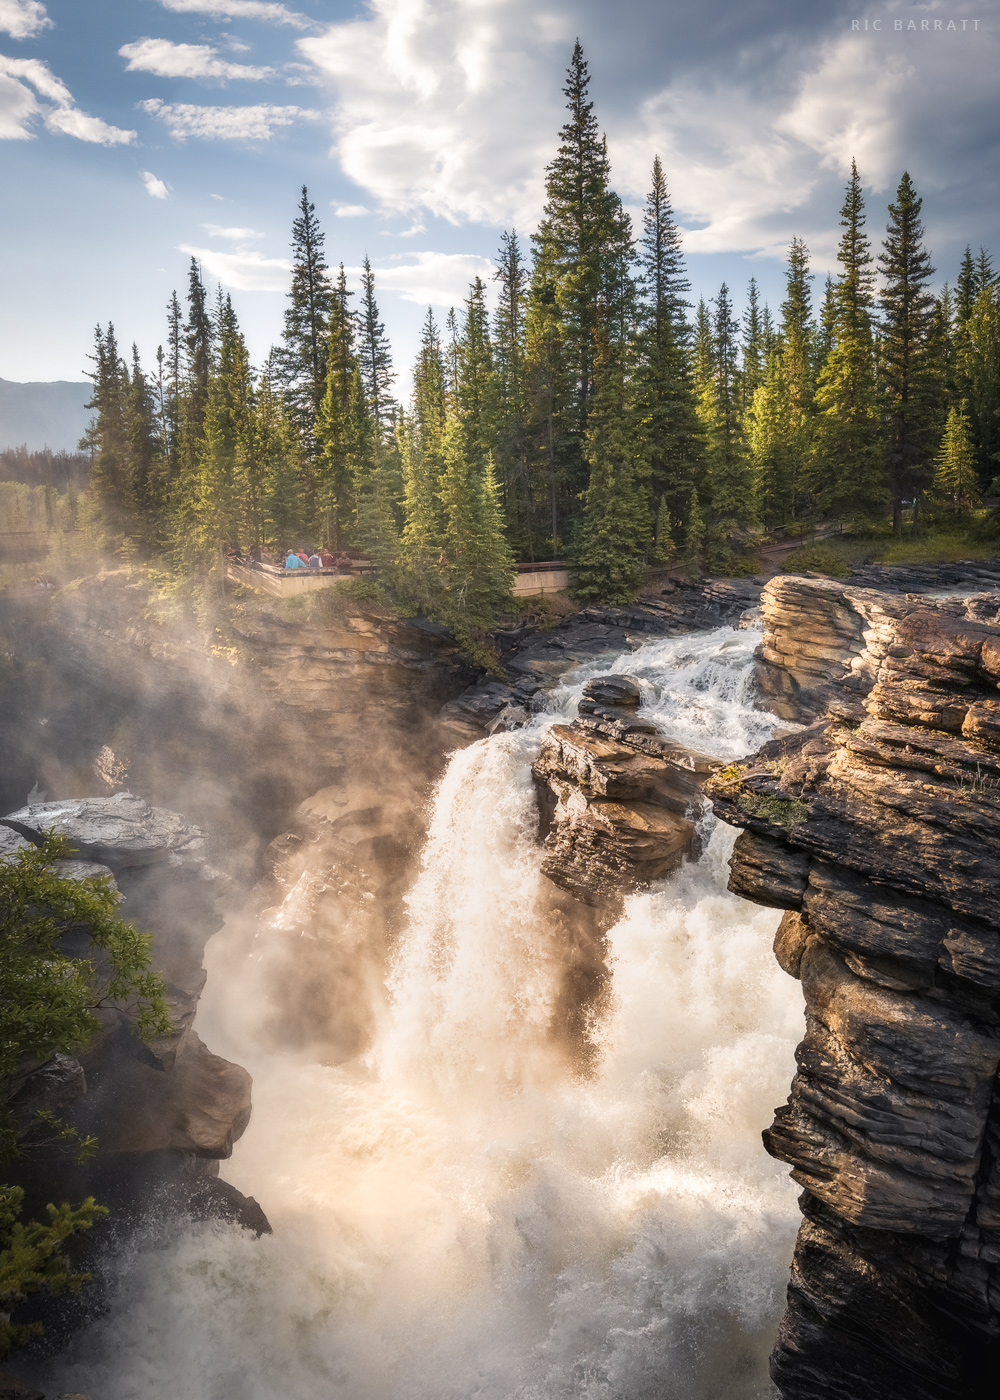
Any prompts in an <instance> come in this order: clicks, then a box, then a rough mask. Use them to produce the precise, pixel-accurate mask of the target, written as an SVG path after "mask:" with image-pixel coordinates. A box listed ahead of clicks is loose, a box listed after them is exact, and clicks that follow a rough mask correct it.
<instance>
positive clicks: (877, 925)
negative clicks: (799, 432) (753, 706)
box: [709, 577, 1000, 1400]
mask: <svg viewBox="0 0 1000 1400" xmlns="http://www.w3.org/2000/svg"><path fill="white" fill-rule="evenodd" d="M997 605H998V600H997V596H996V594H992V595H983V596H981V597H979V598H974V599H971V600H969V601H964V600H959V599H954V598H952V599H943V600H938V601H936V602H935V601H928V600H927V599H924V598H919V597H915V596H905V595H900V594H890V593H886V592H879V591H875V590H870V589H864V588H854V587H850V586H845V585H842V584H839V583H835V582H833V581H831V580H825V579H819V578H809V579H803V578H794V577H789V578H781V577H779V578H776V579H774V580H772V582H771V583H770V584H769V585H768V586H767V587H766V588H765V590H764V595H763V609H764V640H763V644H762V647H761V655H760V680H761V688H762V690H763V692H764V696H765V700H764V703H765V704H768V705H769V706H771V707H772V708H775V709H777V710H778V712H779V713H783V714H784V715H785V716H786V717H787V718H789V719H796V720H806V721H808V720H810V718H811V717H814V716H818V717H816V718H813V719H812V722H811V723H808V724H807V727H805V728H803V729H801V730H799V731H798V732H796V733H794V734H791V735H789V736H787V737H785V738H781V739H776V740H774V741H772V742H771V743H769V744H766V745H765V746H764V747H763V748H762V749H761V750H760V751H759V752H758V753H756V754H755V755H754V756H753V757H751V758H749V759H747V760H745V761H742V762H740V763H737V764H731V765H728V766H727V767H726V768H724V769H722V770H721V771H720V772H719V773H717V774H716V775H715V777H714V778H713V779H712V780H711V781H710V783H709V792H710V793H711V795H712V797H713V800H714V806H715V811H716V813H717V814H718V815H719V816H721V817H722V818H723V819H724V820H725V821H727V822H729V823H731V824H733V825H735V826H737V827H740V828H742V834H741V836H740V837H739V839H738V841H737V843H736V847H735V850H734V854H733V858H732V862H731V870H732V876H731V880H730V888H731V889H732V890H734V891H735V892H736V893H739V894H742V895H744V896H745V897H746V898H748V899H751V900H754V901H756V902H758V903H761V904H765V905H769V906H772V907H774V908H777V909H783V910H785V911H786V912H785V914H784V917H783V918H782V921H781V925H780V927H779V930H778V933H777V936H776V940H775V955H776V957H777V959H778V961H779V962H780V964H781V966H782V967H783V968H784V969H785V970H786V971H787V972H788V973H789V974H790V975H792V976H794V977H798V978H799V979H800V980H801V983H802V989H803V995H804V998H805V1005H806V1032H805V1037H804V1039H803V1041H802V1043H801V1044H800V1046H799V1049H798V1052H797V1065H798V1068H797V1073H796V1075H795V1079H794V1082H793V1084H792V1089H791V1094H790V1097H789V1100H788V1103H787V1104H785V1105H784V1106H783V1107H781V1108H779V1109H778V1110H777V1112H776V1115H775V1120H774V1123H773V1124H772V1126H771V1127H770V1128H769V1129H768V1130H767V1131H766V1132H765V1134H764V1142H765V1146H766V1148H767V1150H768V1151H769V1152H770V1153H771V1154H772V1155H773V1156H776V1157H778V1158H780V1159H782V1160H784V1161H786V1162H789V1163H790V1164H791V1165H792V1175H793V1178H794V1179H795V1181H796V1182H797V1183H798V1184H799V1185H800V1186H802V1187H803V1194H802V1197H801V1208H802V1213H803V1216H804V1221H803V1224H802V1226H801V1229H800V1232H799V1237H798V1242H797V1246H796V1250H795V1257H794V1262H793V1265H792V1274H791V1282H790V1285H789V1290H788V1301H787V1308H786V1311H785V1315H784V1318H783V1321H782V1324H781V1327H780V1330H779V1334H778V1338H777V1342H776V1346H775V1350H774V1353H773V1357H772V1374H773V1377H774V1379H775V1381H776V1383H777V1385H778V1388H779V1390H780V1393H781V1395H782V1396H783V1397H784V1400H869V1397H870V1398H871V1400H876V1397H878V1400H959V1398H960V1397H961V1398H962V1400H971V1398H972V1397H979V1396H984V1397H985V1396H986V1395H993V1394H994V1393H995V1389H996V1380H995V1376H996V1368H997V1366H998V1365H1000V1150H998V1149H1000V1093H998V1087H997V1067H998V1062H1000V932H998V930H1000V695H998V687H1000V617H998V614H997Z"/></svg>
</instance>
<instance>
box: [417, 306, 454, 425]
mask: <svg viewBox="0 0 1000 1400" xmlns="http://www.w3.org/2000/svg"><path fill="white" fill-rule="evenodd" d="M413 414H414V418H415V423H416V437H417V444H418V446H419V448H420V449H421V450H428V449H431V448H433V447H435V446H437V445H439V444H440V441H441V437H442V435H443V433H444V425H445V418H446V416H447V397H446V369H445V359H444V352H443V350H442V348H441V336H440V333H439V331H438V328H437V322H436V321H435V320H434V312H433V311H432V310H431V308H430V307H428V308H427V319H426V320H425V321H424V326H423V330H422V331H421V334H420V350H419V353H418V355H417V362H416V364H415V365H414V367H413Z"/></svg>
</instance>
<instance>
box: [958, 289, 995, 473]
mask: <svg viewBox="0 0 1000 1400" xmlns="http://www.w3.org/2000/svg"><path fill="white" fill-rule="evenodd" d="M962 331H963V335H962V340H961V343H960V345H959V347H958V354H959V356H960V360H961V363H960V369H959V373H958V374H957V376H956V377H957V379H958V384H959V390H960V393H961V395H962V397H963V398H964V399H966V400H967V405H966V406H967V411H968V416H969V426H970V428H971V431H972V437H973V441H974V443H975V448H976V465H977V468H978V471H979V478H980V482H981V484H982V485H983V486H984V487H988V486H989V485H990V483H991V482H992V480H993V478H994V477H995V476H996V475H997V469H998V465H1000V288H998V287H997V286H996V285H993V286H989V287H985V288H983V290H982V291H980V292H979V293H978V295H977V296H976V300H975V303H974V304H973V308H972V312H971V314H970V316H969V318H968V320H967V321H966V322H965V325H964V326H963V328H962Z"/></svg>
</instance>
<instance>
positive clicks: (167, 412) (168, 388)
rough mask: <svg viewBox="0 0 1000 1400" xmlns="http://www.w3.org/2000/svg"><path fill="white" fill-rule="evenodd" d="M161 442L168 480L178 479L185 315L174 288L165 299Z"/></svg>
mask: <svg viewBox="0 0 1000 1400" xmlns="http://www.w3.org/2000/svg"><path fill="white" fill-rule="evenodd" d="M164 370H165V373H164V393H163V442H164V451H165V453H166V474H167V480H168V482H171V483H172V482H174V481H176V480H177V476H178V473H179V472H180V467H181V424H182V422H183V394H184V382H183V376H184V317H183V313H182V311H181V303H180V299H179V297H178V295H177V293H176V292H172V293H171V295H170V301H169V302H168V303H167V353H166V360H165V365H164Z"/></svg>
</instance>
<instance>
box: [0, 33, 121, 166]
mask: <svg viewBox="0 0 1000 1400" xmlns="http://www.w3.org/2000/svg"><path fill="white" fill-rule="evenodd" d="M32 88H34V92H32V91H31V89H32ZM36 93H37V95H38V97H42V98H44V99H46V102H47V103H52V104H54V105H52V106H47V105H43V104H42V103H40V102H39V101H38V100H37V97H36V96H35V94H36ZM37 117H40V118H41V119H42V120H43V122H44V124H45V126H46V127H47V128H48V130H49V131H57V132H61V133H62V134H63V135H64V136H75V137H76V138H77V140H78V141H88V142H91V143H92V144H96V145H101V146H121V145H130V144H131V143H132V142H133V141H134V140H135V137H136V133H135V132H134V131H125V130H123V129H122V128H121V127H118V126H110V125H109V124H108V123H107V122H105V121H102V120H101V119H100V117H91V116H88V115H87V113H86V112H81V111H80V109H79V108H78V107H77V106H76V105H75V103H74V101H73V95H72V93H71V92H70V90H69V88H68V87H67V86H66V84H65V83H64V82H63V81H62V80H61V79H60V78H57V77H56V75H55V74H54V73H53V72H52V71H51V69H50V68H49V66H48V64H46V63H43V62H42V61H41V59H38V58H7V57H5V56H4V55H3V54H0V138H2V139H4V140H8V141H10V140H14V141H18V140H20V141H24V140H29V139H30V138H31V137H32V136H34V134H35V133H34V131H33V129H32V123H33V120H34V119H35V118H37Z"/></svg>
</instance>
